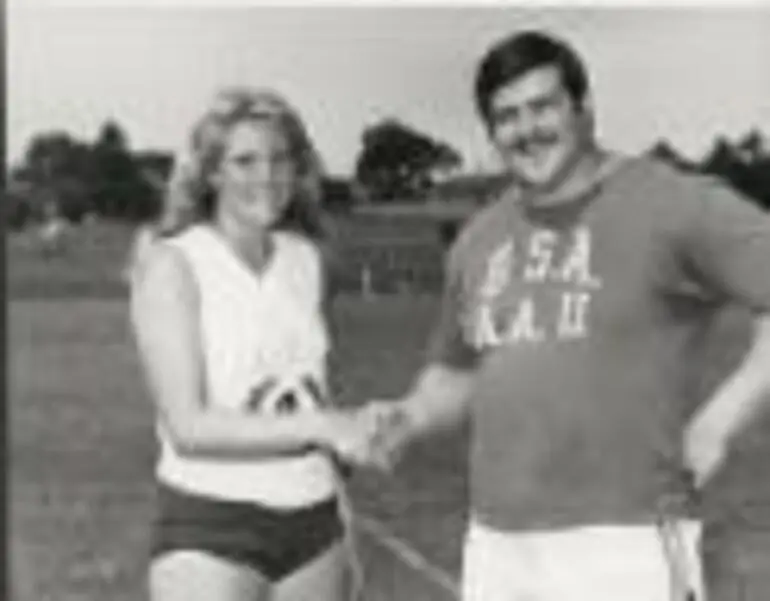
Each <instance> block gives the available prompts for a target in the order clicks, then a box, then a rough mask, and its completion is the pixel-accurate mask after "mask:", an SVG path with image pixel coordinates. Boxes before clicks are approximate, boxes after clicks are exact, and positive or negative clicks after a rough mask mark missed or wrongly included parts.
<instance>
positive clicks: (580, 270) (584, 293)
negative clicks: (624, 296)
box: [469, 227, 602, 348]
mask: <svg viewBox="0 0 770 601" xmlns="http://www.w3.org/2000/svg"><path fill="white" fill-rule="evenodd" d="M565 238H566V240H565ZM591 242H592V241H591V232H590V230H589V229H588V228H587V227H578V228H576V229H574V230H572V231H571V232H569V233H568V234H567V235H564V234H561V233H559V232H556V231H554V230H549V229H539V230H536V231H534V232H533V233H532V234H531V236H530V237H529V240H528V244H527V245H525V247H524V248H525V252H524V253H523V257H522V258H523V263H522V266H521V274H517V273H516V264H515V261H514V253H515V244H514V241H513V240H508V241H507V242H506V243H504V244H502V245H501V246H500V247H498V249H497V250H495V252H493V253H492V254H491V255H490V257H489V259H488V261H487V264H486V271H485V278H484V280H483V281H482V283H481V286H480V287H479V289H478V293H477V297H476V298H477V302H476V306H475V309H474V311H473V313H472V319H471V324H470V325H471V328H470V330H471V331H470V336H469V338H470V340H469V342H471V343H472V344H474V346H476V347H477V348H484V347H495V346H499V345H501V344H538V343H541V342H543V341H545V340H548V339H549V338H555V339H557V340H575V339H580V338H586V337H587V336H589V335H590V310H591V299H592V292H593V291H595V290H597V289H599V288H601V286H602V281H601V279H600V278H599V277H597V276H596V275H595V274H594V273H593V270H592V265H591ZM559 250H563V252H562V253H559ZM559 254H561V258H558V255H559ZM517 277H520V278H521V279H522V280H523V281H524V282H525V283H528V284H535V285H544V286H545V285H551V286H553V285H558V286H559V287H560V288H563V287H564V286H565V285H566V286H567V287H568V289H567V290H564V291H563V292H562V293H561V295H560V297H559V302H558V309H557V310H556V312H555V313H554V314H551V315H544V314H543V311H544V309H543V308H542V307H538V306H537V304H536V302H535V299H534V298H533V296H526V297H523V298H521V299H519V300H518V301H516V302H514V303H513V304H511V303H510V301H509V302H506V303H505V305H506V306H508V307H511V306H512V307H513V308H512V310H510V311H508V312H507V314H506V315H505V316H498V315H496V313H495V301H496V299H498V298H499V297H500V296H501V295H504V294H505V291H506V289H507V288H508V286H509V284H510V283H511V282H512V281H515V278H517ZM500 322H502V323H500Z"/></svg>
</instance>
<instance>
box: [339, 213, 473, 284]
mask: <svg viewBox="0 0 770 601" xmlns="http://www.w3.org/2000/svg"><path fill="white" fill-rule="evenodd" d="M460 221H461V220H460V219H459V218H458V217H456V216H452V215H449V216H444V217H443V218H442V217H437V216H435V215H429V214H428V215H426V214H421V213H417V212H409V213H407V214H401V215H398V214H396V215H393V214H365V215H353V216H349V217H346V218H345V219H343V220H341V221H340V222H339V226H340V227H339V239H340V243H341V248H340V251H341V252H340V258H341V265H340V269H339V272H338V285H339V286H340V287H341V288H342V289H344V290H346V291H349V292H360V293H362V294H364V295H370V294H372V295H373V294H390V293H404V292H412V293H435V292H438V291H440V290H441V286H442V283H443V280H444V256H445V253H446V250H447V248H448V246H449V244H450V242H451V239H452V238H453V234H454V232H455V231H456V229H457V227H458V225H459V222H460Z"/></svg>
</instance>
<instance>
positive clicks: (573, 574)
mask: <svg viewBox="0 0 770 601" xmlns="http://www.w3.org/2000/svg"><path fill="white" fill-rule="evenodd" d="M476 101H477V106H478V110H479V112H480V114H481V117H482V119H483V122H484V124H485V126H486V128H487V130H488V133H489V136H490V139H491V141H492V143H493V144H494V146H495V147H496V149H497V150H498V151H499V153H500V155H501V157H502V158H503V160H504V163H505V165H506V167H507V169H508V171H509V173H510V176H511V186H510V188H509V189H508V190H507V191H506V192H505V193H504V194H502V195H501V197H500V198H499V200H497V202H495V203H493V204H492V205H491V206H489V207H487V208H486V209H485V210H483V211H482V212H481V214H479V215H477V216H476V217H474V218H473V219H472V221H471V223H470V224H469V225H468V226H467V227H466V228H465V229H464V230H463V232H462V233H461V235H460V237H459V239H458V241H457V242H456V244H455V245H454V246H453V248H452V249H451V251H450V254H449V259H448V266H447V284H446V291H445V295H444V300H443V309H442V315H441V318H440V321H439V324H438V328H437V331H436V335H435V338H434V342H433V344H432V347H431V348H432V350H431V354H430V360H429V362H428V365H427V366H426V367H425V369H424V370H423V371H422V373H421V374H420V376H419V377H418V378H417V381H416V383H415V385H414V387H413V389H412V390H411V392H410V393H409V394H408V395H407V397H406V398H405V399H403V400H402V401H401V402H398V403H396V404H394V405H393V407H394V409H393V412H392V414H391V416H390V419H389V420H388V421H387V424H384V425H383V428H382V430H381V431H380V433H379V445H380V450H381V452H383V453H386V452H393V453H395V452H397V451H398V450H399V449H400V448H403V446H404V445H406V444H407V443H408V442H409V441H410V440H412V439H414V438H416V437H420V436H425V435H427V434H428V433H430V432H435V431H436V430H439V429H441V428H445V427H450V426H452V425H454V424H457V423H458V422H459V421H460V420H462V419H464V417H465V416H466V415H468V416H469V417H470V420H471V424H472V428H471V432H472V435H471V436H472V437H471V447H470V448H471V450H470V490H471V497H470V504H471V507H470V523H469V526H468V530H467V535H466V540H465V547H464V568H463V587H462V588H463V599H464V601H524V600H527V601H570V600H584V599H586V600H589V599H590V600H591V601H618V600H622V601H664V600H665V601H669V600H671V599H672V597H673V598H674V599H675V601H684V600H685V599H698V600H700V599H702V598H703V591H702V583H701V574H700V561H699V557H698V542H699V537H700V523H699V521H698V519H697V518H698V513H697V502H696V501H697V495H696V494H695V492H696V489H697V487H698V486H700V485H701V484H702V483H703V482H704V481H705V480H706V479H707V478H709V477H710V476H711V475H712V474H713V472H714V471H715V470H716V469H718V467H719V466H720V465H721V463H722V462H723V459H724V457H725V454H726V452H727V449H728V446H729V444H730V441H731V440H732V439H733V437H734V436H735V435H736V433H737V432H738V431H739V430H740V429H741V428H742V427H743V425H744V424H745V423H746V422H747V421H748V420H749V419H750V418H751V417H752V416H753V415H754V414H755V412H756V410H757V409H758V407H759V405H760V403H761V400H762V398H763V396H764V394H765V393H767V392H768V390H770V370H769V369H768V365H770V317H769V315H770V313H769V312H770V260H768V258H770V219H768V217H767V216H766V215H764V214H762V213H761V212H760V211H759V210H758V209H757V208H755V207H754V206H753V205H752V204H751V203H749V202H748V201H747V200H746V199H743V198H741V197H739V196H737V195H736V194H735V193H734V192H732V191H730V190H729V189H728V188H726V187H725V186H724V185H722V184H721V183H719V182H718V181H716V180H712V179H707V178H704V177H700V176H696V175H684V174H680V173H678V172H675V171H674V170H673V169H670V168H668V167H666V166H664V165H662V164H658V163H654V162H652V161H648V160H645V159H631V158H624V157H620V156H617V155H614V154H612V153H608V152H606V151H604V150H603V149H601V148H600V147H599V145H598V144H597V142H596V140H595V135H594V115H593V107H592V103H591V97H590V86H589V81H588V77H587V75H586V71H585V68H584V66H583V64H582V62H581V60H580V58H579V57H578V56H577V55H576V54H575V52H574V51H573V50H572V49H571V48H570V47H569V46H568V45H567V44H565V43H563V42H561V41H559V40H557V39H555V38H553V37H551V36H549V35H547V34H544V33H539V32H525V33H520V34H518V35H514V36H512V37H510V38H508V39H505V40H503V41H501V42H500V43H499V44H497V45H496V46H495V47H494V48H492V49H491V51H490V52H489V53H488V54H487V55H486V57H485V58H484V59H483V61H482V62H481V65H480V67H479V69H478V73H477V79H476ZM629 117H630V118H632V116H629ZM727 302H737V303H741V304H743V305H745V306H746V307H749V308H751V309H752V310H753V311H754V312H755V314H756V318H755V319H756V327H755V329H756V334H755V341H754V344H753V347H752V348H751V350H750V351H749V353H748V354H747V356H746V357H745V359H744V361H743V363H742V364H741V365H740V366H739V367H738V369H737V370H736V371H735V372H734V373H733V374H732V376H731V377H729V378H728V379H727V380H726V381H725V382H724V383H723V384H722V386H720V387H719V388H718V390H717V391H716V393H715V394H714V396H713V397H712V398H711V399H707V400H705V401H703V402H701V400H700V399H695V398H692V396H691V395H692V394H693V393H692V392H691V385H692V384H694V380H695V378H694V376H696V375H697V374H694V373H693V365H694V362H693V359H694V355H695V353H696V352H697V351H698V350H699V335H701V334H702V332H703V331H704V328H705V326H706V325H707V324H708V321H709V319H710V318H712V317H713V316H714V315H715V314H716V312H717V311H718V310H719V309H720V308H721V307H722V306H724V304H725V303H727ZM701 346H702V345H701Z"/></svg>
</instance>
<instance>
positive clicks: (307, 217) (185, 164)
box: [124, 87, 336, 281]
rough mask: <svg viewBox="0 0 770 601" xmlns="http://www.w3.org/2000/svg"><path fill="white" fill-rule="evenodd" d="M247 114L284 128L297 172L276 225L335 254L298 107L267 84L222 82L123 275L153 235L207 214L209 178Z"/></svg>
mask: <svg viewBox="0 0 770 601" xmlns="http://www.w3.org/2000/svg"><path fill="white" fill-rule="evenodd" d="M249 120H267V121H269V122H271V123H275V124H276V125H277V126H278V127H279V129H280V130H281V131H283V132H285V135H286V136H287V139H288V141H289V145H290V147H291V152H292V156H293V158H294V162H295V167H296V169H295V173H296V174H297V179H296V184H295V189H294V194H293V196H292V199H291V201H290V203H289V206H288V208H287V209H286V212H285V213H284V215H283V216H282V218H281V219H280V220H279V222H278V224H276V228H277V229H283V230H291V231H295V232H297V233H299V234H301V235H304V236H306V237H308V238H310V239H311V240H313V241H314V242H315V243H317V244H318V246H319V248H320V250H321V251H322V253H323V254H324V257H325V260H326V261H327V263H328V262H329V260H330V259H332V258H333V257H335V256H336V253H335V252H333V250H332V247H333V244H332V238H333V236H332V233H333V232H332V227H331V226H332V224H331V220H330V219H327V218H326V216H325V215H324V212H323V210H322V207H321V203H322V196H323V187H322V180H323V167H322V164H321V160H320V157H319V155H318V152H317V150H316V148H315V146H314V144H313V142H312V140H311V139H310V137H309V135H308V133H307V130H306V128H305V125H304V123H303V122H302V120H301V119H300V117H299V114H298V112H297V111H296V110H295V109H294V107H293V106H292V105H291V104H289V102H288V101H287V100H286V99H285V98H284V97H283V96H281V95H280V94H278V93H277V92H275V91H273V90H268V89H251V88H243V87H233V88H227V89H225V90H222V91H220V92H219V93H218V94H217V95H216V96H215V97H214V99H213V101H212V103H211V105H210V106H209V108H208V110H207V111H206V112H205V113H204V114H203V116H202V117H201V118H200V119H199V120H198V121H197V122H196V123H195V125H194V126H193V129H192V133H191V135H190V138H189V140H188V141H187V143H186V144H185V145H184V146H183V148H182V149H181V150H179V151H178V152H177V154H176V157H175V160H174V167H173V170H172V173H171V177H170V178H169V181H168V184H167V185H166V190H165V194H164V196H163V201H162V205H161V207H160V215H159V217H158V219H157V220H156V221H155V222H154V223H152V224H147V225H145V226H143V227H141V228H139V231H138V232H137V233H136V236H135V238H134V243H133V246H132V249H131V251H130V252H129V257H128V261H127V264H126V266H125V268H124V278H125V279H126V280H128V281H130V279H131V277H132V275H131V274H133V273H134V272H135V271H136V270H138V269H139V267H140V266H141V264H142V263H143V262H144V259H145V258H146V257H148V256H149V254H150V252H151V249H152V247H153V245H154V244H153V242H154V240H157V239H158V238H163V237H168V236H174V235H176V234H179V233H181V232H182V231H184V230H185V229H186V228H187V227H189V226H191V225H193V224H195V223H198V222H200V221H204V220H207V219H210V218H211V217H212V214H213V212H214V209H215V207H216V194H215V191H214V189H213V188H212V186H211V184H210V179H211V175H212V174H213V172H214V171H215V170H216V169H217V168H218V166H219V161H220V160H221V158H222V155H223V153H224V150H225V147H226V144H227V139H228V136H229V133H230V131H231V130H232V129H233V128H234V127H235V126H236V125H237V124H239V123H242V122H243V121H249Z"/></svg>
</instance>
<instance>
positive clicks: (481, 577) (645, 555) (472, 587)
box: [462, 520, 705, 601]
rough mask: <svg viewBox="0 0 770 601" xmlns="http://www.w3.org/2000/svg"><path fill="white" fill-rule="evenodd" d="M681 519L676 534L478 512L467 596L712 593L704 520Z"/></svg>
mask: <svg viewBox="0 0 770 601" xmlns="http://www.w3.org/2000/svg"><path fill="white" fill-rule="evenodd" d="M675 527H676V532H675V533H673V534H675V536H674V537H673V539H675V540H672V537H671V536H665V537H664V536H662V533H661V532H660V530H659V528H658V527H656V526H655V525H653V524H651V525H649V526H647V525H640V526H614V525H610V526H587V527H579V528H571V529H567V530H555V531H550V530H549V531H534V532H526V533H519V532H500V531H497V530H492V529H490V528H487V527H485V526H484V525H482V524H479V523H478V522H476V521H473V520H472V521H471V524H470V526H469V528H468V532H467V534H466V539H465V548H464V557H463V583H462V601H691V600H693V601H705V595H704V590H703V573H702V564H701V558H700V550H699V549H700V537H701V527H700V524H699V523H697V522H694V521H679V522H677V523H676V524H675ZM668 534H669V535H671V534H672V533H671V532H669V533H668ZM688 592H689V593H690V595H691V596H690V597H687V596H686V595H687V593H688Z"/></svg>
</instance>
